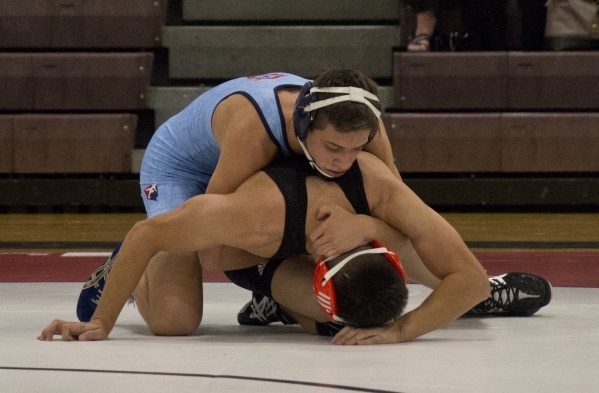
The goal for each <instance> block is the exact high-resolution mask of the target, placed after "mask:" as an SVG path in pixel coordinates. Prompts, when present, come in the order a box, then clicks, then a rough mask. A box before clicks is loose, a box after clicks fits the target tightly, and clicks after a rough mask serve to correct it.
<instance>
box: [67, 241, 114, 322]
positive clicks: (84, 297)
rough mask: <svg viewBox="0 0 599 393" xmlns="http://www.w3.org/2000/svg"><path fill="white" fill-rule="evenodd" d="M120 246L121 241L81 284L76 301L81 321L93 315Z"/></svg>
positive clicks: (87, 320) (86, 320) (85, 320)
mask: <svg viewBox="0 0 599 393" xmlns="http://www.w3.org/2000/svg"><path fill="white" fill-rule="evenodd" d="M120 248H121V243H119V244H117V246H116V248H115V249H114V251H113V252H112V255H110V258H108V259H107V260H106V261H104V263H103V264H102V265H100V267H98V268H97V269H96V270H94V272H93V273H92V274H91V275H90V276H89V277H88V279H87V281H86V282H85V284H83V289H82V290H81V293H80V294H79V300H78V301H77V318H78V319H79V320H80V321H81V322H89V320H90V319H91V318H92V315H94V312H95V311H96V307H98V303H99V302H100V296H102V291H103V290H104V285H105V284H106V277H107V276H108V273H109V272H110V269H111V268H112V264H113V262H114V257H115V256H116V254H118V252H119V250H120Z"/></svg>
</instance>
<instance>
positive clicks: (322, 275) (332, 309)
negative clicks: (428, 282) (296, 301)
mask: <svg viewBox="0 0 599 393" xmlns="http://www.w3.org/2000/svg"><path fill="white" fill-rule="evenodd" d="M368 244H369V245H370V246H371V247H372V248H369V249H366V250H362V251H357V252H354V253H353V254H350V255H348V256H347V257H346V258H345V259H343V260H342V261H341V262H339V263H338V264H337V265H335V267H333V268H332V269H330V270H329V266H328V264H327V262H328V261H330V260H331V259H334V258H336V257H338V256H339V255H333V256H330V257H328V258H327V259H325V260H322V259H321V260H319V261H318V263H317V264H316V272H315V273H314V282H313V288H314V293H315V294H316V299H317V300H318V303H319V304H320V307H322V309H323V310H324V312H325V313H326V314H327V315H328V316H329V318H330V319H331V321H333V322H341V323H347V321H345V320H344V319H343V318H341V317H339V316H338V315H337V296H336V295H335V285H334V284H333V280H332V278H333V276H334V275H335V274H336V273H338V272H339V271H340V270H341V269H342V268H343V266H345V264H346V263H348V262H349V261H351V260H352V259H354V258H355V257H357V256H358V255H363V254H383V255H384V256H385V257H386V258H387V260H388V261H389V263H391V265H392V266H393V267H394V268H395V270H397V272H398V273H399V275H400V276H401V277H402V278H403V280H404V282H405V281H407V278H406V273H405V272H404V270H403V267H402V266H401V263H400V262H399V257H398V256H397V254H396V253H394V252H393V251H390V250H388V249H387V248H385V247H383V246H382V245H381V244H380V243H379V242H377V241H371V242H370V243H368Z"/></svg>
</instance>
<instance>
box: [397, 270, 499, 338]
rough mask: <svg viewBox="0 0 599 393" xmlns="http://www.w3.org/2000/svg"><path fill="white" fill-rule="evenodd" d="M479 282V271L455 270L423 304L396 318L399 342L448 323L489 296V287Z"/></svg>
mask: <svg viewBox="0 0 599 393" xmlns="http://www.w3.org/2000/svg"><path fill="white" fill-rule="evenodd" d="M485 281H486V279H485ZM480 283H481V281H480V278H479V277H476V274H475V275H472V274H469V273H454V274H450V275H449V276H447V277H446V278H445V279H443V280H442V281H441V283H440V284H439V285H438V286H437V288H435V290H434V291H433V292H432V293H431V294H430V295H429V297H428V298H426V299H425V301H424V302H423V303H422V304H421V305H420V306H418V307H417V308H415V309H414V310H412V311H410V312H408V313H406V314H404V315H402V316H401V317H399V318H398V319H397V320H396V321H395V322H394V325H395V327H396V328H397V330H398V335H397V337H398V342H404V341H409V340H413V339H414V338H416V337H420V336H422V335H424V334H427V333H429V332H432V331H434V330H436V329H439V328H442V327H445V326H447V325H448V324H449V323H451V322H452V321H454V320H455V319H457V318H459V317H460V316H462V315H463V314H464V313H466V312H467V311H468V310H470V309H471V308H472V307H474V306H475V305H476V304H478V303H479V302H481V301H483V300H484V299H486V298H487V297H488V289H485V288H484V286H483V285H480ZM487 283H488V281H487Z"/></svg>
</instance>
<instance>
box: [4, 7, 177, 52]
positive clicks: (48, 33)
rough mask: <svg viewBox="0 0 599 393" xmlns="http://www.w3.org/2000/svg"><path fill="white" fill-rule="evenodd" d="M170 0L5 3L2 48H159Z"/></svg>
mask: <svg viewBox="0 0 599 393" xmlns="http://www.w3.org/2000/svg"><path fill="white" fill-rule="evenodd" d="M166 6H167V0H127V1H122V0H85V1H81V0H34V1H23V0H2V2H0V47H2V48H65V49H69V48H153V47H159V46H160V45H161V40H160V34H161V31H160V30H161V27H162V26H163V25H164V22H165V17H166Z"/></svg>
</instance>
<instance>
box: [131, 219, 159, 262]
mask: <svg viewBox="0 0 599 393" xmlns="http://www.w3.org/2000/svg"><path fill="white" fill-rule="evenodd" d="M157 234H158V230H157V229H156V225H154V223H153V222H152V220H150V219H146V220H143V221H139V222H137V223H135V225H133V227H132V228H131V230H130V231H129V232H128V233H127V236H125V242H127V243H129V244H131V245H132V246H133V247H134V248H136V249H138V250H142V249H143V250H144V251H149V252H150V253H152V254H153V255H154V254H157V253H158V252H159V251H161V249H160V242H159V241H158V240H159V239H160V237H159V236H157Z"/></svg>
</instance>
